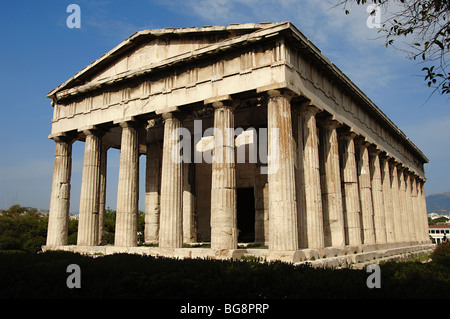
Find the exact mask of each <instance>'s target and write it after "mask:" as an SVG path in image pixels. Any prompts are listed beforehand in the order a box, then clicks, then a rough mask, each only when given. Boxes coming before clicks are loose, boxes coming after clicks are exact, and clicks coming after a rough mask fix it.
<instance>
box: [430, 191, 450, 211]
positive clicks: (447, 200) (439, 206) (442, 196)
mask: <svg viewBox="0 0 450 319" xmlns="http://www.w3.org/2000/svg"><path fill="white" fill-rule="evenodd" d="M426 200H427V211H428V213H438V214H441V213H442V214H444V215H450V192H445V193H438V194H431V195H428V196H427V197H426ZM441 210H445V211H442V212H441Z"/></svg>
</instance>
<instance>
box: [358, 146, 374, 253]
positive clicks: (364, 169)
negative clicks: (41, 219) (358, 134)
mask: <svg viewBox="0 0 450 319" xmlns="http://www.w3.org/2000/svg"><path fill="white" fill-rule="evenodd" d="M358 144H359V147H358V148H359V154H360V156H359V161H358V182H359V196H360V204H361V220H362V236H363V243H364V244H374V243H375V230H374V223H373V203H372V185H371V182H370V168H369V151H368V149H367V148H368V144H367V143H364V142H362V143H358Z"/></svg>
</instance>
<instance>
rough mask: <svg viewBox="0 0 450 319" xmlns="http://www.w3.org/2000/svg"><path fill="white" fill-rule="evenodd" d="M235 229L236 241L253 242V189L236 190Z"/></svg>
mask: <svg viewBox="0 0 450 319" xmlns="http://www.w3.org/2000/svg"><path fill="white" fill-rule="evenodd" d="M237 227H238V229H239V236H238V241H239V242H242V243H251V242H254V241H255V194H254V190H253V187H251V188H238V189H237Z"/></svg>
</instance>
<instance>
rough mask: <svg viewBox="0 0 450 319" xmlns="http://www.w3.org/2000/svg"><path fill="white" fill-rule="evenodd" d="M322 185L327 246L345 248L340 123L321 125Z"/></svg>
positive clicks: (327, 122) (325, 241)
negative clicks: (338, 128)
mask: <svg viewBox="0 0 450 319" xmlns="http://www.w3.org/2000/svg"><path fill="white" fill-rule="evenodd" d="M321 124H322V125H321V127H320V129H321V133H322V134H321V137H322V139H321V141H320V143H319V144H321V152H322V156H321V185H322V210H323V223H324V225H323V228H324V243H325V246H335V247H336V246H345V229H344V211H343V206H342V205H343V203H342V190H341V173H340V166H339V145H338V134H337V130H336V128H337V127H338V125H339V123H338V122H336V121H326V122H322V123H321Z"/></svg>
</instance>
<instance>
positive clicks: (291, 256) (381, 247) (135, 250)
mask: <svg viewBox="0 0 450 319" xmlns="http://www.w3.org/2000/svg"><path fill="white" fill-rule="evenodd" d="M434 247H435V245H434V244H430V243H420V242H398V243H391V244H372V245H359V246H344V247H326V248H322V249H301V250H292V251H275V250H269V249H258V248H240V249H222V250H216V249H211V248H197V247H189V248H158V247H145V246H139V247H116V246H75V245H67V246H55V247H50V246H42V251H43V252H45V251H69V252H74V253H80V254H87V255H112V254H120V253H126V254H138V255H147V256H161V257H168V258H181V259H184V258H199V259H212V260H214V259H219V260H226V259H229V260H242V259H251V258H255V259H258V260H261V261H282V262H287V263H292V264H302V263H310V264H311V265H312V266H313V267H330V268H342V267H350V268H360V267H364V266H365V265H367V264H379V263H381V262H385V261H390V260H403V259H408V258H410V257H415V256H421V255H426V254H430V253H431V252H432V251H433V249H434Z"/></svg>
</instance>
